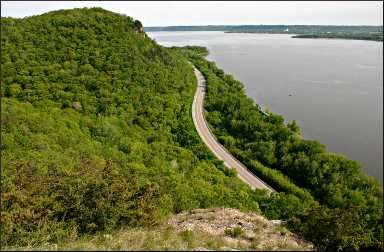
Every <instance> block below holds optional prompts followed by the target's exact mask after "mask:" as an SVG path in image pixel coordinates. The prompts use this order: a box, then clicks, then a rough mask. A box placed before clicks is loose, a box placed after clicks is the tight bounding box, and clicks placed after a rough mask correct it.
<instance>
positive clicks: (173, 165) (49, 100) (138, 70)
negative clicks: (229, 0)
mask: <svg viewBox="0 0 384 252" xmlns="http://www.w3.org/2000/svg"><path fill="white" fill-rule="evenodd" d="M1 29H2V40H1V43H2V55H1V56H2V66H1V67H2V78H1V95H2V100H1V113H2V121H1V126H2V129H1V130H2V131H1V137H2V139H1V140H2V141H1V150H2V174H1V182H2V195H1V196H2V197H1V244H2V246H27V245H31V244H33V245H34V246H38V245H39V244H44V243H45V242H57V241H68V242H69V241H72V240H76V239H77V238H78V237H80V236H82V235H83V234H94V233H96V232H99V231H106V230H114V229H116V228H118V227H121V226H130V227H134V226H153V225H157V224H158V223H161V222H162V221H163V220H164V218H166V217H167V216H168V215H169V214H171V213H178V212H181V211H183V210H190V209H194V208H206V207H212V206H228V207H235V208H239V209H243V210H250V211H256V212H259V207H258V203H257V197H259V196H260V194H256V193H254V192H253V191H252V190H251V189H250V188H249V187H248V186H246V185H245V184H243V183H242V182H241V181H240V180H238V179H237V178H236V176H235V174H233V172H231V171H229V170H228V169H226V168H224V167H223V165H222V164H221V163H220V162H218V161H217V160H216V159H215V158H214V157H213V156H212V155H211V154H210V153H209V151H208V150H207V149H206V148H205V146H204V145H203V144H202V142H201V140H200V139H199V137H198V135H197V134H196V132H195V129H194V127H193V123H192V119H191V117H190V108H191V103H192V99H193V94H194V90H195V85H196V80H195V78H194V75H193V70H192V66H190V65H189V64H188V63H187V61H186V59H185V58H184V57H183V56H182V55H180V54H179V53H177V52H174V51H172V50H169V49H166V48H163V47H161V46H159V45H157V44H156V43H155V42H154V41H152V40H151V39H150V38H148V37H147V36H146V35H145V33H143V32H142V27H141V24H140V22H139V21H135V20H133V19H132V18H130V17H127V16H124V15H119V14H115V13H112V12H109V11H106V10H103V9H100V8H92V9H74V10H61V11H54V12H49V13H46V14H43V15H39V16H32V17H28V18H24V19H13V18H2V22H1Z"/></svg>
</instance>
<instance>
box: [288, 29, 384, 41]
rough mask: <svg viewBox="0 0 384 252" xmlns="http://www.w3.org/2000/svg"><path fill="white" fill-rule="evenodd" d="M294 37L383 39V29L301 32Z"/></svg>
mask: <svg viewBox="0 0 384 252" xmlns="http://www.w3.org/2000/svg"><path fill="white" fill-rule="evenodd" d="M293 38H332V39H357V40H373V41H383V31H381V32H332V33H331V32H321V33H310V34H300V35H296V36H293Z"/></svg>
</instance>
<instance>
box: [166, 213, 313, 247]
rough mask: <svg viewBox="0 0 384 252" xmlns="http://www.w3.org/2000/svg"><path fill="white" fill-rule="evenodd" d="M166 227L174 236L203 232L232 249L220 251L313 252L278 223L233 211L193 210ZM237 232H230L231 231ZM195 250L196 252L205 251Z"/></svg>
mask: <svg viewBox="0 0 384 252" xmlns="http://www.w3.org/2000/svg"><path fill="white" fill-rule="evenodd" d="M166 225H168V226H170V227H172V229H175V230H176V231H177V232H183V231H191V232H204V233H207V234H209V235H215V236H221V237H223V238H224V239H225V240H226V241H227V242H228V244H230V245H231V244H233V246H230V247H226V248H222V249H232V248H238V249H255V250H281V249H283V250H314V246H313V245H312V244H311V243H309V242H307V241H305V240H303V239H300V238H299V237H298V236H297V235H295V234H293V233H291V232H290V231H288V230H287V229H286V228H285V227H284V226H283V225H282V223H281V221H280V220H268V219H266V218H265V217H263V216H261V215H258V214H256V213H243V212H240V211H239V210H237V209H232V208H212V209H195V210H192V211H189V212H182V213H180V214H177V215H174V216H172V217H171V218H169V219H168V220H167V222H166ZM235 229H236V230H237V232H232V231H233V230H235ZM204 249H205V248H201V247H199V248H196V249H195V250H204Z"/></svg>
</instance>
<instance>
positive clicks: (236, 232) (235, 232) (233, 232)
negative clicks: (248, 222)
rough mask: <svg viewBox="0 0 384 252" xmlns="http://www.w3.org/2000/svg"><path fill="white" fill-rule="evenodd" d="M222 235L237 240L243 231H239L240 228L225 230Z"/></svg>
mask: <svg viewBox="0 0 384 252" xmlns="http://www.w3.org/2000/svg"><path fill="white" fill-rule="evenodd" d="M224 234H225V235H228V236H230V237H232V238H237V237H240V236H241V235H243V234H244V231H243V229H241V227H234V228H226V229H225V230H224Z"/></svg>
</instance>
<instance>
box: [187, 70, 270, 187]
mask: <svg viewBox="0 0 384 252" xmlns="http://www.w3.org/2000/svg"><path fill="white" fill-rule="evenodd" d="M194 69H195V75H196V79H197V89H196V93H195V97H194V99H193V104H192V118H193V123H194V124H195V127H196V130H197V132H198V133H199V135H200V137H201V139H202V140H203V142H204V143H205V144H206V145H207V147H208V148H209V149H210V150H211V151H212V152H213V154H214V155H215V156H216V157H217V158H218V159H220V160H222V161H223V162H224V165H225V166H226V167H228V168H233V169H236V171H237V175H238V176H239V178H240V179H241V180H243V181H244V182H245V183H247V184H248V185H250V186H251V187H252V188H253V189H255V188H259V189H267V190H269V191H275V190H274V189H272V188H271V187H270V186H269V185H267V184H266V183H265V182H263V181H262V180H261V179H259V178H258V177H257V176H255V175H254V174H253V173H251V172H250V171H249V170H248V169H247V168H246V167H245V166H244V165H243V164H242V163H241V162H240V161H238V160H237V159H236V158H235V157H233V156H232V155H231V154H230V153H229V151H228V150H227V149H225V148H224V146H222V145H221V144H220V143H219V142H218V141H217V139H216V137H215V136H214V135H213V134H212V132H211V131H210V130H209V128H208V125H207V122H206V121H205V118H204V113H203V112H204V108H203V104H204V96H205V85H206V84H205V78H204V76H203V75H202V74H201V72H200V71H199V70H197V69H196V68H195V67H194Z"/></svg>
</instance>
